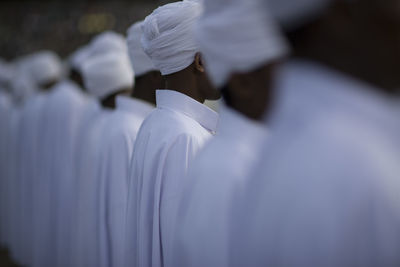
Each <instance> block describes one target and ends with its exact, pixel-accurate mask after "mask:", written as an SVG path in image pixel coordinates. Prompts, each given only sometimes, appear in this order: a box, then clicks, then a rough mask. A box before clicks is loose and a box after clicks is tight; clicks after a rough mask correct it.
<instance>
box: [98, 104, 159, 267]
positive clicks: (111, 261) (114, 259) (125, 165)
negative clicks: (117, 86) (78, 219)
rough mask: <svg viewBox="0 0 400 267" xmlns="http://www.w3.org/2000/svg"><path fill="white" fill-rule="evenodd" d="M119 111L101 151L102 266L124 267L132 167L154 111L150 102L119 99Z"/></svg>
mask: <svg viewBox="0 0 400 267" xmlns="http://www.w3.org/2000/svg"><path fill="white" fill-rule="evenodd" d="M116 105H117V106H116V110H115V111H114V112H113V113H112V114H111V115H110V116H109V118H108V119H107V127H106V128H105V129H104V132H105V133H104V135H105V136H106V137H105V138H104V139H103V145H102V147H101V153H100V158H101V163H100V167H101V170H100V177H99V183H100V186H99V190H98V192H97V193H98V204H99V211H98V216H99V217H98V220H97V221H98V223H99V232H98V235H99V238H100V243H99V244H100V251H99V260H100V262H99V265H98V266H104V267H111V266H115V267H118V266H123V253H124V249H123V245H124V237H125V219H126V218H125V214H126V205H127V196H128V178H129V165H130V162H131V158H132V154H133V149H134V144H135V140H136V136H137V133H138V132H139V129H140V126H141V125H142V122H143V121H144V119H145V118H146V117H147V116H148V115H149V114H150V112H151V111H152V110H153V109H154V106H153V105H151V104H148V103H147V102H144V101H141V100H138V99H134V98H129V97H126V96H118V97H117V99H116Z"/></svg>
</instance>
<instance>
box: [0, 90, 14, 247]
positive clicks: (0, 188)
mask: <svg viewBox="0 0 400 267" xmlns="http://www.w3.org/2000/svg"><path fill="white" fill-rule="evenodd" d="M0 90H1V89H0ZM11 109H12V103H11V97H10V96H9V95H8V94H6V93H5V92H2V91H0V127H1V129H0V246H2V247H6V245H7V238H6V236H7V217H6V216H7V214H6V210H7V192H6V188H7V178H8V177H7V132H8V130H9V117H10V116H11V114H10V113H11Z"/></svg>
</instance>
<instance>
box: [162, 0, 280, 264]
mask: <svg viewBox="0 0 400 267" xmlns="http://www.w3.org/2000/svg"><path fill="white" fill-rule="evenodd" d="M204 4H205V12H204V14H203V16H202V17H201V19H200V20H199V22H198V27H197V32H196V37H197V39H198V40H199V41H198V42H199V46H200V51H201V52H202V55H204V60H205V65H206V67H207V70H208V71H209V76H210V77H211V80H212V81H213V83H214V85H215V86H216V87H217V88H220V89H221V90H222V95H223V99H224V102H225V105H223V106H222V110H221V117H220V125H219V127H218V134H217V136H216V137H215V138H214V139H213V140H212V141H210V142H209V143H208V144H207V146H206V147H205V148H204V150H202V152H201V153H199V155H198V157H197V158H196V160H195V162H194V163H193V167H192V168H191V170H190V171H189V175H188V178H187V180H186V181H185V186H184V187H183V186H182V188H183V192H182V196H181V197H178V199H179V202H180V207H181V208H180V210H179V212H178V216H177V219H176V220H177V221H176V222H175V223H174V225H175V226H176V227H175V231H174V232H173V237H174V240H175V241H174V243H173V244H172V249H173V252H172V258H171V257H170V258H166V257H164V266H210V267H211V266H215V267H223V266H232V265H231V263H230V257H231V255H230V247H231V246H232V245H233V244H231V237H230V232H229V230H230V229H231V224H232V221H231V220H230V216H231V215H230V214H231V212H232V210H233V209H234V208H235V207H234V206H233V205H232V204H233V203H234V199H235V198H236V197H238V196H239V195H240V194H241V191H242V190H243V187H244V185H245V184H246V182H247V179H248V176H249V172H250V171H251V170H252V166H253V164H254V162H256V161H257V160H258V159H259V152H260V148H261V147H262V144H263V142H264V140H265V138H266V136H267V130H266V126H265V123H264V122H263V116H264V115H265V114H264V113H265V111H266V110H269V108H270V104H271V103H270V101H271V99H272V90H271V87H272V86H273V78H274V71H275V68H276V67H277V63H278V62H279V61H280V60H281V59H282V58H283V57H284V56H285V54H286V53H287V50H288V49H287V45H286V43H285V42H284V40H283V38H282V37H281V36H280V34H279V31H278V30H277V26H276V25H275V23H274V21H273V20H272V19H271V18H270V17H269V16H268V13H267V12H266V11H265V10H264V9H263V4H262V1H261V0H247V1H242V0H235V1H231V0H208V1H207V0H206V1H205V2H204ZM242 14H245V15H242ZM238 129H240V130H239V131H238ZM163 249H164V247H163ZM170 249H171V248H170ZM165 255H168V256H169V255H171V252H168V251H167V252H166V253H165Z"/></svg>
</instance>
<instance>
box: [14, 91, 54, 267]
mask: <svg viewBox="0 0 400 267" xmlns="http://www.w3.org/2000/svg"><path fill="white" fill-rule="evenodd" d="M47 97H48V94H47V93H37V94H36V95H34V96H32V97H31V98H29V99H28V100H26V102H25V104H24V106H23V108H22V110H21V118H20V123H19V128H20V129H19V135H18V140H19V146H18V155H19V158H18V164H19V167H18V192H19V197H18V198H19V199H20V202H19V208H18V210H19V215H20V216H19V219H18V222H17V227H18V229H19V230H18V234H19V237H18V240H19V241H18V242H19V245H18V251H17V257H18V260H19V262H22V263H23V264H24V265H31V264H32V261H33V227H32V226H33V216H34V212H35V211H34V207H35V206H34V190H33V188H34V186H35V182H36V181H37V179H38V178H37V177H38V174H39V169H38V158H39V157H40V156H41V155H40V154H38V151H39V147H38V145H39V144H38V143H39V140H40V134H41V132H42V130H43V120H42V110H43V108H44V105H45V103H46V100H47Z"/></svg>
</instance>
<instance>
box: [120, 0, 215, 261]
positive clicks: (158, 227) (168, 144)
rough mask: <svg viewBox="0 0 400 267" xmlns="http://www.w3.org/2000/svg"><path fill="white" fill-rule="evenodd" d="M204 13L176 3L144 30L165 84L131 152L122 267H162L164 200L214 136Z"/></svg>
mask: <svg viewBox="0 0 400 267" xmlns="http://www.w3.org/2000/svg"><path fill="white" fill-rule="evenodd" d="M201 12H202V6H201V5H200V4H199V3H198V2H197V1H181V2H176V3H172V4H167V5H165V6H162V7H160V8H158V9H156V10H155V11H154V12H153V13H152V14H151V15H149V16H148V17H147V18H146V19H145V21H144V23H143V27H142V30H143V37H142V44H143V47H144V51H145V52H146V54H147V55H148V56H149V57H150V59H151V60H152V61H153V64H154V66H155V67H156V68H158V69H160V71H161V74H162V75H163V76H164V78H165V81H166V85H165V88H166V89H164V90H157V92H156V102H157V108H156V110H155V111H153V112H152V113H151V114H150V116H149V117H147V118H146V120H145V121H144V122H143V124H142V127H141V129H140V131H139V134H138V137H137V138H136V142H135V150H134V152H133V158H132V164H131V171H130V181H129V183H130V184H129V194H128V214H127V225H126V227H127V231H126V247H125V249H126V253H125V256H126V265H127V266H161V265H162V263H163V256H165V254H163V253H165V251H164V250H163V248H164V247H166V246H167V247H168V245H169V242H170V241H171V240H170V239H169V238H170V236H169V234H170V232H171V230H172V229H171V227H172V225H171V224H170V220H171V218H172V217H170V216H171V215H172V214H173V212H174V210H175V208H176V205H177V203H176V202H174V201H169V200H170V199H171V197H172V196H174V195H175V193H176V192H175V189H176V188H177V187H178V186H179V184H180V183H181V182H182V179H183V177H184V175H185V174H186V170H187V168H188V166H189V165H190V163H191V162H192V159H193V158H194V156H195V155H196V154H197V152H198V150H199V149H200V148H201V147H202V146H203V145H204V144H205V142H206V141H208V140H209V139H210V137H211V136H212V134H213V133H214V132H215V130H216V124H217V119H218V116H217V114H216V113H215V112H214V111H212V110H211V109H209V108H208V107H206V106H204V105H203V104H201V103H203V102H204V100H205V99H216V98H218V97H219V94H218V92H217V91H216V90H214V89H213V88H212V87H211V86H210V84H209V82H208V80H207V78H206V74H205V71H204V66H203V64H202V61H201V56H200V54H199V53H198V52H199V51H198V47H197V45H196V43H195V40H194V38H193V26H194V22H195V20H196V19H197V18H198V17H199V16H200V14H201Z"/></svg>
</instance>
